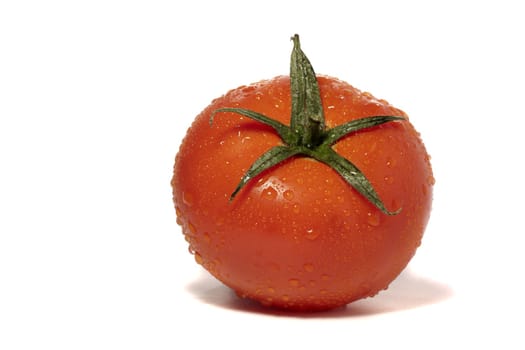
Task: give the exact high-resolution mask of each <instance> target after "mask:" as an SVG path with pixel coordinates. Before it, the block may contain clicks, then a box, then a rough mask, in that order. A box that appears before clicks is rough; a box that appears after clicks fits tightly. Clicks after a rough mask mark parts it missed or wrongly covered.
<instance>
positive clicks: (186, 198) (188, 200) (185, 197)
mask: <svg viewBox="0 0 525 350" xmlns="http://www.w3.org/2000/svg"><path fill="white" fill-rule="evenodd" d="M182 202H183V203H184V204H186V205H187V206H188V207H191V206H192V205H193V195H191V194H190V193H188V192H183V193H182Z"/></svg>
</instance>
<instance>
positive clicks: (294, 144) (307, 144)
mask: <svg viewBox="0 0 525 350" xmlns="http://www.w3.org/2000/svg"><path fill="white" fill-rule="evenodd" d="M291 40H292V41H293V43H294V47H293V50H292V55H291V62H290V89H291V99H292V101H291V106H292V113H291V118H290V126H287V125H285V124H283V123H281V122H279V121H277V120H275V119H272V118H269V117H267V116H265V115H263V114H261V113H258V112H255V111H252V110H248V109H243V108H230V107H228V108H220V109H217V110H215V111H214V112H213V113H212V115H211V117H210V124H212V123H213V119H214V118H215V115H216V114H217V113H221V112H233V113H237V114H240V115H242V116H245V117H247V118H250V119H252V120H255V121H258V122H260V123H263V124H265V125H268V126H270V127H272V128H273V129H274V130H275V132H276V133H277V134H278V135H279V136H280V138H281V139H282V141H283V143H284V145H280V146H275V147H273V148H271V149H269V150H268V151H267V152H265V153H264V154H263V155H261V156H260V157H259V158H258V159H257V160H256V161H255V162H254V163H253V164H252V166H251V167H250V168H249V169H248V171H247V172H246V173H245V174H244V176H243V177H242V178H241V180H240V182H239V184H238V185H237V187H236V188H235V190H234V191H233V193H232V194H231V196H230V201H231V200H233V199H234V198H235V196H236V195H237V193H238V192H239V191H240V190H241V189H242V188H243V187H244V186H245V185H246V184H247V183H248V182H249V181H250V180H251V179H253V178H254V177H256V176H257V175H259V174H260V173H262V172H263V171H265V170H268V169H270V168H272V167H274V166H276V165H278V164H280V163H282V162H284V161H285V160H287V159H290V158H292V157H295V156H304V157H310V158H313V159H315V160H317V161H319V162H321V163H324V164H326V165H327V166H329V167H330V168H332V169H334V170H335V171H336V172H337V173H338V174H339V175H340V176H341V177H342V178H343V179H344V180H345V181H346V182H347V183H348V184H349V185H350V186H352V187H353V188H354V189H355V190H356V191H357V192H359V193H360V194H361V195H362V196H364V197H365V198H366V199H367V200H368V201H369V202H370V203H372V204H373V205H374V206H375V207H376V208H378V209H379V210H380V211H381V212H383V213H384V214H387V215H396V214H398V213H399V212H400V211H401V208H399V209H397V210H395V211H389V210H388V209H387V208H386V207H385V205H384V203H383V202H382V201H381V199H380V198H379V195H378V194H377V192H376V191H375V189H374V187H373V186H372V184H371V183H370V181H369V180H368V179H367V178H366V176H365V175H364V174H363V172H362V171H361V170H359V169H358V168H357V167H356V166H355V165H354V164H353V163H352V162H351V161H350V160H348V159H346V158H344V157H343V156H341V155H339V154H338V153H337V152H335V151H334V150H333V149H332V148H331V147H332V145H333V144H335V143H336V142H337V141H339V140H340V139H341V138H343V137H345V136H347V135H349V134H351V133H354V132H356V131H360V130H363V129H366V128H372V127H375V126H378V125H381V124H384V123H388V122H393V121H400V120H404V119H405V118H403V117H400V116H372V117H365V118H361V119H356V120H352V121H349V122H347V123H345V124H341V125H338V126H335V127H333V128H331V129H327V128H326V125H325V118H324V112H323V105H322V101H321V93H320V91H319V86H318V83H317V77H316V75H315V72H314V70H313V68H312V65H311V64H310V61H309V60H308V58H307V57H306V55H305V54H304V52H303V51H302V50H301V45H300V42H299V35H297V34H295V35H294V36H293V37H292V38H291Z"/></svg>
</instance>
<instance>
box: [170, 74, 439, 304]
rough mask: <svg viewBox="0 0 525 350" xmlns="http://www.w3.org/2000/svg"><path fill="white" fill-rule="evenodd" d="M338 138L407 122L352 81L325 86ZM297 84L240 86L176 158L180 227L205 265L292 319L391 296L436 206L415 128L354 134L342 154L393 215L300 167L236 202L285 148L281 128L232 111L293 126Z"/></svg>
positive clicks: (198, 123) (329, 176)
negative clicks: (357, 125)
mask: <svg viewBox="0 0 525 350" xmlns="http://www.w3.org/2000/svg"><path fill="white" fill-rule="evenodd" d="M318 83H319V88H320V91H321V97H322V101H323V106H324V112H325V120H326V124H327V126H328V127H333V126H336V125H339V124H342V123H344V122H347V121H350V120H353V119H358V118H362V117H367V116H373V115H395V116H405V117H406V115H405V113H403V112H402V111H400V110H398V109H396V108H394V107H392V106H390V105H389V104H388V103H387V102H385V101H382V100H377V99H375V98H374V97H372V96H371V95H370V94H367V93H362V92H360V91H359V90H357V89H355V88H353V87H352V86H350V85H348V84H347V83H345V82H342V81H340V80H337V79H335V78H331V77H325V76H318ZM289 84H290V80H289V77H286V76H280V77H276V78H274V79H272V80H266V81H262V82H259V83H256V84H253V85H250V86H245V87H240V88H238V89H234V90H232V91H230V92H228V93H227V94H226V95H224V96H222V97H220V98H218V99H216V100H214V101H213V102H212V103H211V104H210V105H209V106H208V107H207V108H206V109H205V110H204V111H203V112H202V113H201V114H199V115H198V116H197V118H196V119H195V121H194V122H193V124H192V126H191V127H190V129H189V130H188V132H187V135H186V137H185V138H184V140H183V142H182V144H181V147H180V150H179V152H178V154H177V156H176V161H175V167H174V175H173V179H172V187H173V198H174V203H175V207H176V212H177V220H178V223H179V224H181V226H182V229H183V233H184V235H185V237H186V240H187V241H188V242H189V245H190V251H191V252H193V253H194V254H195V260H196V261H197V262H198V263H199V264H201V265H202V266H203V267H204V268H206V269H207V270H208V271H209V272H210V273H211V274H212V275H214V276H215V277H216V278H217V279H219V280H220V281H222V282H223V283H224V284H226V285H227V286H229V287H231V288H232V289H234V290H235V291H236V292H237V294H239V295H240V296H242V297H248V298H251V299H255V300H257V301H259V302H261V303H263V304H265V305H270V306H274V307H279V308H287V309H292V310H310V311H311V310H323V309H330V308H334V307H338V306H342V305H345V304H347V303H349V302H352V301H354V300H357V299H360V298H364V297H369V296H373V295H375V294H377V293H378V292H379V291H381V290H383V289H385V288H386V287H387V286H388V285H389V283H390V282H391V281H392V280H393V279H394V278H395V277H397V276H398V274H399V273H400V272H401V271H402V270H403V269H404V268H405V266H406V265H407V263H408V262H409V260H410V259H411V258H412V256H413V255H414V253H415V251H416V249H417V247H418V246H419V245H420V242H421V239H422V236H423V232H424V230H425V227H426V225H427V222H428V219H429V215H430V210H431V202H432V188H433V184H434V178H433V175H432V169H431V166H430V161H429V156H428V155H427V152H426V150H425V147H424V145H423V143H422V141H421V139H420V137H419V134H418V133H417V132H416V131H415V129H414V128H413V126H412V125H411V123H410V122H409V121H408V120H406V121H402V122H392V123H386V124H383V125H380V126H377V127H374V128H370V129H367V130H363V131H359V132H357V133H355V134H351V135H348V136H347V137H345V138H343V139H342V140H340V141H339V142H337V143H336V144H335V145H334V147H333V148H334V150H336V152H337V153H339V154H341V155H342V156H344V157H345V158H347V159H349V160H350V161H352V162H353V163H354V164H355V165H356V166H357V167H358V168H360V169H361V170H362V171H363V173H364V174H365V175H366V176H367V178H368V179H369V180H370V182H371V183H372V185H373V186H374V188H375V189H376V191H377V193H378V194H379V196H380V197H381V199H382V200H383V202H384V203H385V205H386V207H387V208H388V209H389V210H397V209H399V208H402V210H401V212H400V213H399V214H398V215H393V216H388V215H385V214H383V213H381V212H380V211H379V210H378V209H377V208H376V207H374V206H373V205H372V204H371V203H370V202H368V201H367V200H366V199H365V198H364V197H362V196H361V195H360V194H359V193H358V192H357V191H355V190H354V189H353V188H352V187H350V186H349V185H348V184H347V183H346V182H345V181H344V180H343V179H342V178H341V177H340V176H339V175H338V174H337V173H336V172H335V171H334V170H332V169H331V168H329V167H328V166H326V165H324V164H321V163H319V162H317V161H315V160H312V159H308V158H304V157H296V158H292V159H290V160H287V161H285V162H284V163H282V164H279V165H277V166H275V167H273V168H271V169H268V170H266V171H265V172H264V173H262V174H261V175H259V176H258V177H256V178H254V179H252V180H251V181H250V182H249V183H248V184H247V185H246V186H245V187H244V188H243V189H242V190H241V191H240V192H239V193H238V195H237V197H235V198H234V199H233V200H232V201H231V202H230V195H231V193H232V191H233V190H234V189H235V187H236V186H237V184H238V182H239V180H240V179H241V177H242V176H243V175H244V173H245V172H246V170H247V169H248V168H249V167H250V166H251V164H252V163H253V162H254V161H255V160H256V159H257V158H258V157H259V156H260V155H261V154H263V153H264V152H265V151H267V150H268V149H270V148H271V147H273V146H276V145H279V144H281V143H282V141H281V139H280V138H279V137H278V135H277V134H276V133H275V131H274V130H272V129H271V128H269V127H267V126H265V125H262V124H260V123H258V122H256V121H253V120H250V119H248V118H246V117H242V116H241V115H238V114H235V113H219V114H216V115H215V118H214V120H213V124H212V125H210V121H209V120H210V116H211V115H212V112H213V111H215V110H216V109H218V108H222V107H241V108H246V109H250V110H254V111H257V112H259V113H262V114H265V115H267V116H268V117H271V118H273V119H276V120H278V121H280V122H282V123H284V124H287V125H288V124H289V118H290V113H291V107H290V100H291V98H290V85H289Z"/></svg>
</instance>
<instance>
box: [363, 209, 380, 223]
mask: <svg viewBox="0 0 525 350" xmlns="http://www.w3.org/2000/svg"><path fill="white" fill-rule="evenodd" d="M366 221H367V222H368V224H369V225H370V226H379V224H380V222H381V219H380V217H379V213H378V212H373V213H370V212H369V213H368V214H367V219H366Z"/></svg>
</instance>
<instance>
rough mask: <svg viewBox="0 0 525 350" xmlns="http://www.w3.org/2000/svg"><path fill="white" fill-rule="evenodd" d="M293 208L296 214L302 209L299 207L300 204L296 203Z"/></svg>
mask: <svg viewBox="0 0 525 350" xmlns="http://www.w3.org/2000/svg"><path fill="white" fill-rule="evenodd" d="M292 210H293V212H294V213H295V214H299V212H300V211H301V209H300V208H299V204H294V205H293V206H292Z"/></svg>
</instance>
